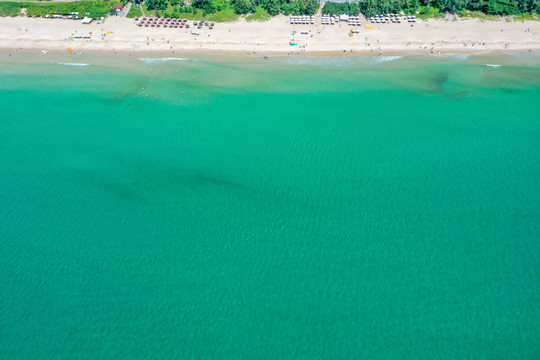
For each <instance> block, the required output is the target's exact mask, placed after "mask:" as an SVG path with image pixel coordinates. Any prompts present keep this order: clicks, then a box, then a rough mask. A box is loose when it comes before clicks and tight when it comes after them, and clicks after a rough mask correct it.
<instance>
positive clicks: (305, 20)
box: [289, 15, 315, 24]
mask: <svg viewBox="0 0 540 360" xmlns="http://www.w3.org/2000/svg"><path fill="white" fill-rule="evenodd" d="M289 21H290V23H291V24H314V23H315V17H314V16H308V15H303V16H295V15H293V16H291V18H290V19H289Z"/></svg>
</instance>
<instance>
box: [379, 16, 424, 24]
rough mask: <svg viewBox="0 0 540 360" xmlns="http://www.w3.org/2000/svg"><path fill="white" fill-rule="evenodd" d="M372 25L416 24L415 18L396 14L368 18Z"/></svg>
mask: <svg viewBox="0 0 540 360" xmlns="http://www.w3.org/2000/svg"><path fill="white" fill-rule="evenodd" d="M369 21H370V22H371V23H372V24H385V23H394V24H395V23H397V24H401V22H402V21H404V22H405V21H406V22H416V16H414V15H413V16H399V15H396V14H386V15H375V16H373V17H370V18H369Z"/></svg>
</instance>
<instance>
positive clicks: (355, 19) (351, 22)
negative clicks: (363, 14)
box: [347, 15, 362, 26]
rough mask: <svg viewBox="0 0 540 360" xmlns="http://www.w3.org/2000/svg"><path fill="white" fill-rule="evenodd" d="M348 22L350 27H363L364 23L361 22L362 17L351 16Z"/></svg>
mask: <svg viewBox="0 0 540 360" xmlns="http://www.w3.org/2000/svg"><path fill="white" fill-rule="evenodd" d="M347 22H348V24H349V25H350V26H362V23H361V22H360V16H354V15H351V16H349V19H348V20H347Z"/></svg>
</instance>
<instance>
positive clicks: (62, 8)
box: [0, 1, 120, 19]
mask: <svg viewBox="0 0 540 360" xmlns="http://www.w3.org/2000/svg"><path fill="white" fill-rule="evenodd" d="M115 4H120V2H112V1H106V2H105V1H74V2H57V3H45V2H42V3H37V2H4V1H2V2H0V16H18V15H19V13H20V11H21V9H23V8H24V9H26V16H30V17H45V16H47V15H49V16H53V15H54V14H59V15H70V14H73V13H79V15H78V16H79V17H85V16H88V17H91V18H94V19H98V18H101V17H104V16H107V15H109V14H113V13H114V10H112V6H113V5H115ZM74 16H76V15H74Z"/></svg>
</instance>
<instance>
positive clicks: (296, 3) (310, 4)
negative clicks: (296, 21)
mask: <svg viewBox="0 0 540 360" xmlns="http://www.w3.org/2000/svg"><path fill="white" fill-rule="evenodd" d="M262 6H263V7H264V9H265V10H266V11H268V13H269V14H270V15H277V14H279V13H280V12H281V13H283V14H285V15H289V14H292V15H313V14H315V13H316V12H317V10H319V2H318V1H317V0H262Z"/></svg>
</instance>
